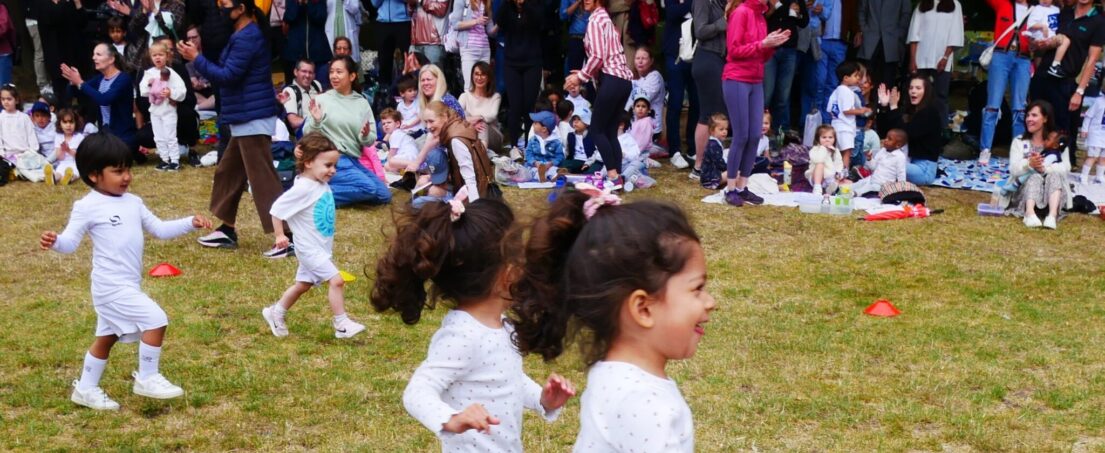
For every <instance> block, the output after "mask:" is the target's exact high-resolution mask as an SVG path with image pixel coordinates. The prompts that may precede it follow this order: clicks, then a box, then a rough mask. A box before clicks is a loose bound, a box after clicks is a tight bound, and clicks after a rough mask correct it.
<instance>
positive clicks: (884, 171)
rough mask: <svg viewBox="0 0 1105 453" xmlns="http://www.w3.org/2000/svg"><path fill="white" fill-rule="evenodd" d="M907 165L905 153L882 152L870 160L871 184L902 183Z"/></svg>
mask: <svg viewBox="0 0 1105 453" xmlns="http://www.w3.org/2000/svg"><path fill="white" fill-rule="evenodd" d="M907 164H909V162H908V160H907V159H906V157H905V153H903V152H902V150H900V149H896V150H893V151H883V152H881V153H879V154H878V155H877V156H875V158H874V159H872V162H871V166H872V168H874V172H873V173H871V176H870V179H871V182H873V183H875V184H878V185H880V186H881V185H883V184H886V183H888V182H903V181H905V180H906V174H905V170H906V165H907Z"/></svg>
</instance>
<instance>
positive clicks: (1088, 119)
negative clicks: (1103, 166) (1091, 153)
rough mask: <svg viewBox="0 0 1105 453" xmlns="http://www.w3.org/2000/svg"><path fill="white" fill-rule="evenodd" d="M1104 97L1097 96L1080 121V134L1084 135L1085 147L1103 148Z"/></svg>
mask: <svg viewBox="0 0 1105 453" xmlns="http://www.w3.org/2000/svg"><path fill="white" fill-rule="evenodd" d="M1103 117H1105V96H1098V97H1097V98H1096V99H1094V101H1093V104H1090V108H1089V109H1088V110H1086V116H1085V117H1084V118H1083V119H1082V132H1085V133H1086V146H1092V147H1094V148H1105V124H1102V121H1103V120H1105V118H1103Z"/></svg>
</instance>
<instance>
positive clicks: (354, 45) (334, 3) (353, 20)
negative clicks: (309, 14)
mask: <svg viewBox="0 0 1105 453" xmlns="http://www.w3.org/2000/svg"><path fill="white" fill-rule="evenodd" d="M360 34H361V2H359V1H357V0H326V38H327V39H329V40H330V47H331V48H333V47H334V40H336V39H338V38H340V37H342V36H344V37H346V38H347V39H349V48H350V50H351V51H352V55H351V56H352V57H353V61H355V62H357V63H360V61H361V44H360V42H361V38H360Z"/></svg>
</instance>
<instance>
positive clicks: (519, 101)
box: [503, 64, 625, 145]
mask: <svg viewBox="0 0 1105 453" xmlns="http://www.w3.org/2000/svg"><path fill="white" fill-rule="evenodd" d="M503 81H504V82H506V102H507V105H508V106H509V110H508V111H507V117H506V131H505V132H504V133H503V135H506V138H507V143H508V144H510V145H514V144H515V142H517V141H518V137H524V136H525V134H526V130H528V129H529V125H530V123H532V120H530V119H529V114H530V112H532V111H533V104H534V103H536V102H537V91H538V89H539V88H540V87H541V65H540V64H535V65H532V66H511V65H509V64H507V65H503ZM622 105H625V102H624V101H623V102H622Z"/></svg>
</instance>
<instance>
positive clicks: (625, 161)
mask: <svg viewBox="0 0 1105 453" xmlns="http://www.w3.org/2000/svg"><path fill="white" fill-rule="evenodd" d="M632 122H633V120H632V119H631V118H630V116H629V113H628V112H622V114H621V118H620V120H619V122H618V143H619V144H620V145H621V147H622V171H621V176H622V178H623V179H624V180H625V182H624V183H623V184H624V185H623V186H622V187H623V188H624V189H625V190H626V191H627V192H629V191H632V190H633V187H642V188H644V187H648V186H651V185H653V184H655V181H653V180H652V179H650V178H645V180H644V181H642V182H641V183H640V184H634V185H630V184H629V182H630V181H635V180H637V179H638V178H640V177H642V176H648V161H649V156H648V154H647V153H644V152H641V148H639V147H637V140H636V139H635V138H634V137H633V135H632V134H631V133H630V132H629V128H630V125H631V124H632Z"/></svg>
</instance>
